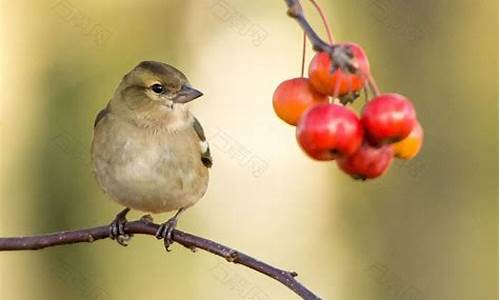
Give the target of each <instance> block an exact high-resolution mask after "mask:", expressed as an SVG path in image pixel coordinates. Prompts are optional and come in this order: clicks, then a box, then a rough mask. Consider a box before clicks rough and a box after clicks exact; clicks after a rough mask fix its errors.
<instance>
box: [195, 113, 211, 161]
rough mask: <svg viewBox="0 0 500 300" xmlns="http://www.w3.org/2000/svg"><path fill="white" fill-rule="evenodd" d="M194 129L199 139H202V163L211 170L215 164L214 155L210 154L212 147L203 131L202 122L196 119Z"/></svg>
mask: <svg viewBox="0 0 500 300" xmlns="http://www.w3.org/2000/svg"><path fill="white" fill-rule="evenodd" d="M193 128H194V131H195V132H196V134H197V135H198V138H199V139H200V145H201V162H202V163H203V164H204V165H205V167H207V168H210V167H211V166H212V164H213V160H212V155H211V154H210V147H209V145H208V142H207V138H206V137H205V132H204V131H203V127H201V124H200V121H198V119H196V118H194V122H193Z"/></svg>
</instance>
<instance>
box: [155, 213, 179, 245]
mask: <svg viewBox="0 0 500 300" xmlns="http://www.w3.org/2000/svg"><path fill="white" fill-rule="evenodd" d="M176 226H177V217H173V218H171V219H170V220H168V221H167V222H165V223H163V224H161V225H160V227H159V228H158V231H156V238H157V239H159V240H161V239H163V244H164V245H165V249H166V250H167V252H170V246H171V245H172V244H173V243H174V240H173V239H172V233H173V232H174V229H175V227H176Z"/></svg>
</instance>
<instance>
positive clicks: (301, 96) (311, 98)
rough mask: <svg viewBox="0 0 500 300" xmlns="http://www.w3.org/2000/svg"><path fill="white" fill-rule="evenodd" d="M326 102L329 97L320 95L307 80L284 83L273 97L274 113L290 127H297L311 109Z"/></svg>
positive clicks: (298, 79) (300, 79)
mask: <svg viewBox="0 0 500 300" xmlns="http://www.w3.org/2000/svg"><path fill="white" fill-rule="evenodd" d="M326 102H328V96H325V95H322V94H320V93H318V92H317V91H316V90H315V89H314V88H313V87H312V86H311V84H310V83H309V80H308V79H307V78H294V79H290V80H286V81H283V82H282V83H281V84H280V85H279V86H278V87H277V88H276V91H275V92H274V95H273V107H274V111H275V112H276V114H277V115H278V117H280V118H281V119H282V120H283V121H285V122H287V123H288V124H290V125H297V123H298V121H299V119H300V117H301V116H302V114H303V113H304V112H305V111H306V110H307V109H308V108H309V107H311V106H314V105H317V104H320V103H326Z"/></svg>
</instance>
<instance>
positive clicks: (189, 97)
mask: <svg viewBox="0 0 500 300" xmlns="http://www.w3.org/2000/svg"><path fill="white" fill-rule="evenodd" d="M201 96H203V93H202V92H200V91H198V90H197V89H193V88H192V87H189V86H186V85H184V86H182V88H181V90H180V91H179V92H178V93H177V95H176V96H175V98H174V99H172V100H173V101H174V103H188V102H190V101H193V100H194V99H196V98H199V97H201Z"/></svg>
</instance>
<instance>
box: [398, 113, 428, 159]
mask: <svg viewBox="0 0 500 300" xmlns="http://www.w3.org/2000/svg"><path fill="white" fill-rule="evenodd" d="M423 142H424V130H423V129H422V126H421V125H420V123H419V122H418V121H417V122H416V124H415V127H413V130H412V131H411V133H410V135H408V136H407V137H406V138H405V139H404V140H402V141H400V142H397V143H395V144H392V149H393V150H394V156H396V157H398V158H402V159H407V160H410V159H412V158H414V157H415V156H417V154H418V153H419V152H420V149H421V148H422V144H423Z"/></svg>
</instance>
